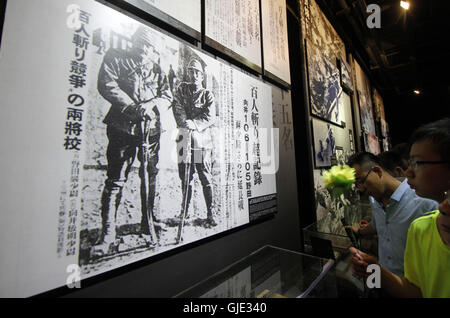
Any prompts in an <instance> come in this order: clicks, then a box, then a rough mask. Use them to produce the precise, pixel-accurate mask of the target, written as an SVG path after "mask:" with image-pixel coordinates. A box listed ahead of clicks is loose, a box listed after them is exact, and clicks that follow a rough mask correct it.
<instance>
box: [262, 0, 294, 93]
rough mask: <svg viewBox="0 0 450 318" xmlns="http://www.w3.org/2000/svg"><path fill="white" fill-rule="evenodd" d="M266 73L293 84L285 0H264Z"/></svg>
mask: <svg viewBox="0 0 450 318" xmlns="http://www.w3.org/2000/svg"><path fill="white" fill-rule="evenodd" d="M261 17H262V20H261V23H262V39H263V60H264V74H265V75H269V76H272V75H273V76H275V77H276V78H278V79H280V80H281V82H284V83H286V84H287V85H290V84H291V74H290V67H289V46H288V34H287V32H288V28H287V17H286V1H285V0H276V1H274V0H262V1H261Z"/></svg>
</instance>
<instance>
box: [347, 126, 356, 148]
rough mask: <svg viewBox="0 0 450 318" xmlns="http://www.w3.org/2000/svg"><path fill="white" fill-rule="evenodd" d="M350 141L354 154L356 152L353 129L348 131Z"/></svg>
mask: <svg viewBox="0 0 450 318" xmlns="http://www.w3.org/2000/svg"><path fill="white" fill-rule="evenodd" d="M348 139H349V140H350V151H351V152H352V153H354V152H355V142H354V139H353V132H352V130H351V129H349V130H348Z"/></svg>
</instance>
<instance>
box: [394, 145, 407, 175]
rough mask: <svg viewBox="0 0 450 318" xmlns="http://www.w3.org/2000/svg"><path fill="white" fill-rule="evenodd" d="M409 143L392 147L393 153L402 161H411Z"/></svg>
mask: <svg viewBox="0 0 450 318" xmlns="http://www.w3.org/2000/svg"><path fill="white" fill-rule="evenodd" d="M409 148H410V147H409V143H407V142H402V143H400V144H397V145H395V146H394V147H392V149H391V151H392V152H394V153H396V154H397V155H399V156H400V158H401V159H405V160H406V161H408V159H409ZM402 168H403V169H406V168H408V167H402Z"/></svg>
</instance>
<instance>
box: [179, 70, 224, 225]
mask: <svg viewBox="0 0 450 318" xmlns="http://www.w3.org/2000/svg"><path fill="white" fill-rule="evenodd" d="M197 63H199V62H197ZM197 65H198V64H197ZM202 72H203V70H202ZM172 109H173V113H174V117H175V121H176V123H177V127H178V129H179V134H178V137H177V142H178V147H177V149H178V156H179V164H178V172H179V176H180V179H181V185H182V189H183V190H182V192H183V204H182V207H181V210H182V214H183V213H184V211H185V212H186V213H185V214H186V215H187V212H188V209H189V203H190V200H191V196H192V186H191V185H190V183H191V181H192V178H193V174H194V172H195V171H197V174H198V177H199V179H200V182H201V184H202V188H203V194H204V197H205V203H206V208H207V218H208V219H207V221H208V223H209V224H210V225H216V223H215V222H214V219H213V212H212V199H213V198H212V175H211V150H212V135H211V126H212V125H213V124H214V121H215V117H216V108H215V104H214V96H213V94H212V92H211V91H209V90H207V89H205V88H203V87H197V86H196V85H195V84H193V83H187V82H182V83H180V85H179V86H178V88H177V90H176V93H175V96H174V102H173V108H172ZM187 120H190V121H192V122H193V123H194V125H195V129H187V122H186V121H187ZM189 136H190V138H189ZM188 143H189V144H190V148H191V152H190V157H191V160H190V162H191V164H189V165H187V164H186V157H187V156H188V155H189V154H188V153H187V150H186V149H187V146H188ZM187 166H189V168H190V169H189V172H188V173H187V171H186V169H187ZM187 174H188V179H186V178H187ZM184 203H185V204H186V205H185V206H184Z"/></svg>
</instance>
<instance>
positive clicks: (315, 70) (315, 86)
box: [306, 41, 345, 125]
mask: <svg viewBox="0 0 450 318" xmlns="http://www.w3.org/2000/svg"><path fill="white" fill-rule="evenodd" d="M306 50H307V59H308V83H309V95H310V106H311V114H313V115H314V116H317V117H319V118H322V119H324V120H327V121H330V122H332V123H335V124H337V125H341V124H342V121H344V119H345V117H344V113H343V112H344V111H343V109H342V104H341V103H340V98H341V95H342V93H343V91H342V88H341V85H340V76H339V69H338V68H337V67H336V66H335V65H334V64H333V63H332V62H331V61H330V60H329V59H328V58H327V57H325V55H323V54H322V52H321V51H320V50H319V48H318V47H317V46H315V45H313V44H311V42H310V41H306Z"/></svg>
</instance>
